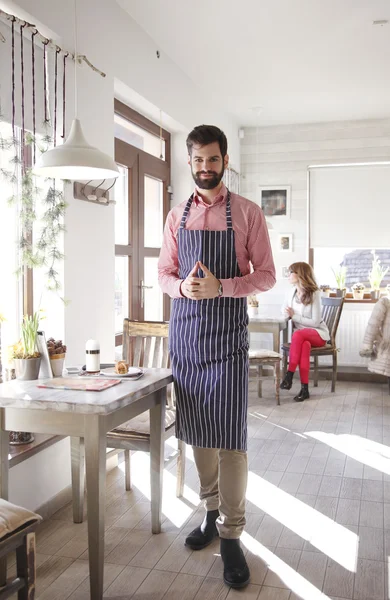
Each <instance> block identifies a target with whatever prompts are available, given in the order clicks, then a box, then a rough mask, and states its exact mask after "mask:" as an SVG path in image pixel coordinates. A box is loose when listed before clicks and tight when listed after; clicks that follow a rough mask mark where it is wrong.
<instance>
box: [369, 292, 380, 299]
mask: <svg viewBox="0 0 390 600" xmlns="http://www.w3.org/2000/svg"><path fill="white" fill-rule="evenodd" d="M380 295H381V291H380V290H371V300H379V296H380Z"/></svg>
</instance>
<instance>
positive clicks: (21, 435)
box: [9, 431, 35, 446]
mask: <svg viewBox="0 0 390 600" xmlns="http://www.w3.org/2000/svg"><path fill="white" fill-rule="evenodd" d="M34 440H35V438H34V434H33V433H30V432H29V431H10V432H9V444H10V446H22V445H23V444H31V442H33V441H34Z"/></svg>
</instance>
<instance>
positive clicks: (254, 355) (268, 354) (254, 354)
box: [249, 350, 281, 360]
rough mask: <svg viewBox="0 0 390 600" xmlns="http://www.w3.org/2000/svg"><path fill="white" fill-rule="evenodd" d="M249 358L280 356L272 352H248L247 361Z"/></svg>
mask: <svg viewBox="0 0 390 600" xmlns="http://www.w3.org/2000/svg"><path fill="white" fill-rule="evenodd" d="M251 358H281V356H280V354H279V353H278V352H274V351H273V350H249V360H250V359H251Z"/></svg>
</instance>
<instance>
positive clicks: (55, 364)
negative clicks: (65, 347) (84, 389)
mask: <svg viewBox="0 0 390 600" xmlns="http://www.w3.org/2000/svg"><path fill="white" fill-rule="evenodd" d="M64 361H65V354H53V355H52V356H51V357H50V365H51V370H52V371H53V377H62V371H63V370H64Z"/></svg>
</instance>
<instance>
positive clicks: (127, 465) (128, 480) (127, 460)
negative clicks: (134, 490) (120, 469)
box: [125, 450, 131, 492]
mask: <svg viewBox="0 0 390 600" xmlns="http://www.w3.org/2000/svg"><path fill="white" fill-rule="evenodd" d="M125 483H126V491H127V492H129V491H130V490H131V470H130V450H125Z"/></svg>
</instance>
